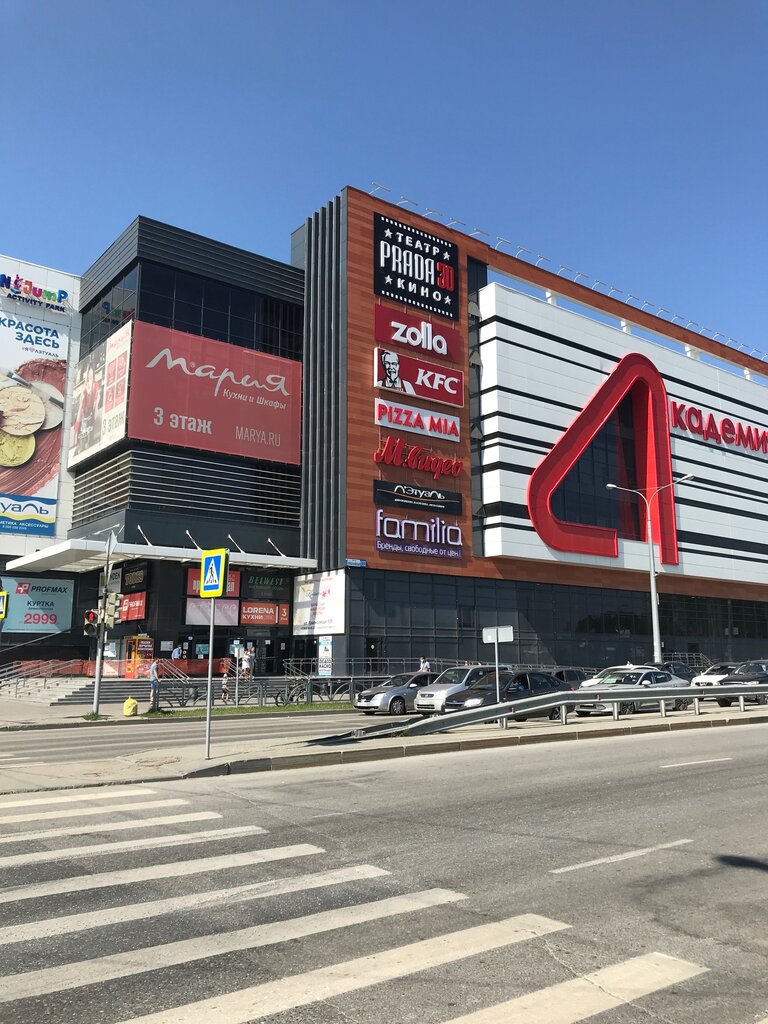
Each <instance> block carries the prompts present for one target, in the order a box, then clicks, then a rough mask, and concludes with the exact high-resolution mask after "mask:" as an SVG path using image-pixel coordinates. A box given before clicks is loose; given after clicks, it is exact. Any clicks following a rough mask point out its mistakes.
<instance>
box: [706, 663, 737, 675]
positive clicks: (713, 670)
mask: <svg viewBox="0 0 768 1024" xmlns="http://www.w3.org/2000/svg"><path fill="white" fill-rule="evenodd" d="M733 668H734V666H733V665H711V666H710V667H709V668H708V669H707V671H706V672H705V673H704V675H705V676H718V675H722V673H723V672H733Z"/></svg>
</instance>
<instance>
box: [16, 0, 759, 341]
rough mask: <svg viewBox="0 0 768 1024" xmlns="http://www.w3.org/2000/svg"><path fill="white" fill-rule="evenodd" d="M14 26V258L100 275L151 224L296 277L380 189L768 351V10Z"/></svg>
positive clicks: (129, 13)
mask: <svg viewBox="0 0 768 1024" xmlns="http://www.w3.org/2000/svg"><path fill="white" fill-rule="evenodd" d="M4 26H5V32H4V45H3V68H2V76H0V77H1V79H2V82H3V90H2V91H3V101H4V102H3V110H4V117H3V128H2V132H0V167H1V168H2V179H3V185H4V188H3V192H4V197H5V201H4V204H3V216H2V219H1V220H0V251H2V252H4V253H5V254H7V255H9V256H12V257H15V258H19V259H25V260H29V261H31V262H34V263H39V264H42V265H45V266H52V267H55V268H57V269H60V270H64V271H69V272H73V273H80V272H82V271H83V270H84V269H85V268H86V267H87V266H88V265H89V264H90V263H92V262H93V260H94V259H96V257H97V256H98V255H99V254H100V253H101V252H102V251H103V250H104V249H105V248H106V247H107V246H108V245H109V244H110V242H112V241H113V239H114V238H115V237H116V236H117V235H118V234H119V232H120V231H122V230H123V229H124V228H125V227H126V226H127V225H128V224H129V223H130V222H131V221H132V220H133V219H134V217H135V216H136V215H137V214H144V215H146V216H149V217H154V218H156V219H158V220H161V221H165V222H166V223H170V224H173V225H176V226H178V227H182V228H186V229H187V230H190V231H195V232H198V233H200V234H203V235H207V236H210V237H212V238H215V239H218V240H220V241H223V242H227V243H230V244H232V245H237V246H241V247H243V248H246V249H250V250H252V251H255V252H258V253H261V254H262V255H265V256H269V257H272V258H274V259H280V260H285V261H288V260H289V258H290V233H291V231H292V230H294V229H295V228H296V227H298V226H299V225H300V224H302V223H303V221H304V219H305V218H306V217H307V216H308V215H309V214H310V213H312V212H313V211H314V210H316V209H317V208H319V207H320V206H322V205H323V204H324V203H325V202H327V201H328V200H329V199H331V198H332V197H333V196H334V195H336V194H337V193H338V192H339V191H340V190H341V189H342V188H343V187H344V186H345V185H353V186H355V187H357V188H360V189H362V190H365V191H369V190H371V189H372V188H373V187H374V186H373V184H372V183H373V182H378V183H381V184H383V185H385V186H387V187H388V188H389V189H391V192H390V193H383V194H384V195H386V196H387V197H388V198H391V199H392V200H393V201H394V202H399V201H401V197H405V198H407V199H410V200H413V201H414V202H415V203H416V204H417V205H416V206H413V205H412V204H407V205H408V206H409V208H410V209H413V210H416V211H417V212H420V213H426V210H427V208H431V209H433V210H437V211H441V213H442V216H438V215H435V214H432V215H430V216H433V217H434V219H435V220H437V221H438V222H440V221H442V222H443V223H447V222H448V221H449V220H451V219H456V220H460V221H463V222H465V224H466V228H464V230H466V231H472V230H474V229H475V228H477V229H480V230H482V231H485V232H487V233H488V236H489V240H490V243H491V245H496V244H497V239H498V238H499V237H501V238H504V239H508V240H509V241H510V242H511V243H512V250H511V251H512V252H513V253H514V252H515V251H516V250H517V248H518V246H524V247H526V248H527V249H530V255H528V254H525V253H523V256H524V257H526V258H528V259H530V260H535V259H537V258H538V257H539V256H546V257H547V258H548V259H549V261H550V262H546V261H542V263H543V266H545V267H547V268H549V269H553V270H554V271H556V272H557V271H558V269H559V268H560V267H566V268H570V269H565V270H562V271H561V273H562V275H563V276H570V277H573V276H575V274H576V273H580V274H583V275H585V276H584V277H580V278H579V280H580V281H581V282H582V283H585V284H587V285H588V286H592V284H593V283H594V282H595V281H596V280H597V281H600V282H604V284H598V285H597V286H596V287H597V288H598V289H599V290H603V291H607V290H608V288H611V287H612V288H616V289H618V290H619V292H614V294H615V295H616V296H617V297H618V298H620V299H621V298H626V297H627V296H629V295H632V296H636V297H637V298H636V299H629V301H630V302H631V303H632V304H635V305H637V304H639V302H638V300H639V301H642V302H644V303H645V302H647V303H649V304H652V306H651V307H650V309H649V311H650V312H653V311H654V308H655V307H659V306H660V307H663V308H665V309H667V310H669V311H670V314H679V316H680V317H681V318H683V322H684V323H685V322H688V321H692V322H693V323H694V324H695V325H697V326H695V327H694V328H693V329H694V330H697V329H700V328H704V329H706V330H707V331H708V333H709V335H710V336H712V335H713V334H714V333H715V332H719V333H720V334H722V335H725V336H726V337H728V338H732V339H734V341H737V342H740V343H741V344H742V345H744V346H746V347H747V348H752V347H754V348H757V349H760V350H765V351H768V330H766V324H767V321H768V288H766V276H768V275H767V274H766V270H767V269H768V267H767V266H766V258H765V246H766V236H768V230H767V229H768V198H767V195H768V190H767V189H766V168H767V167H768V133H767V132H766V130H765V100H766V97H768V62H766V60H765V52H766V48H767V46H768V0H644V2H642V3H638V2H637V0H633V2H629V0H586V2H581V3H577V2H576V0H547V2H542V0H506V2H505V0H473V2H472V3H466V2H458V0H441V2H440V3H427V2H423V0H410V2H403V0H391V2H389V3H386V4H385V3H382V2H379V3H372V2H366V0H356V2H350V0H333V2H332V3H324V4H321V3H311V2H307V0H279V2H278V0H216V2H215V3H211V2H210V0H208V2H206V3H202V2H200V0H132V2H131V3H130V4H125V5H118V4H113V3H105V2H104V0H69V2H68V3H67V4H65V5H62V4H60V3H58V2H55V0H29V2H28V3H27V4H25V6H24V15H23V17H14V18H6V19H5V21H4ZM481 237H485V236H481ZM498 244H499V245H500V246H501V247H502V248H504V249H509V246H508V245H507V243H506V242H501V243H498ZM678 322H680V320H679V319H678Z"/></svg>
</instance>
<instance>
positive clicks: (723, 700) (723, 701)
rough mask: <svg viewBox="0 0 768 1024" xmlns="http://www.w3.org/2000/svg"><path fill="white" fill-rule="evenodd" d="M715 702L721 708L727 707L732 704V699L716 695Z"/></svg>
mask: <svg viewBox="0 0 768 1024" xmlns="http://www.w3.org/2000/svg"><path fill="white" fill-rule="evenodd" d="M717 703H718V704H719V705H720V707H721V708H729V707H730V706H731V704H733V701H732V700H728V698H727V697H718V698H717Z"/></svg>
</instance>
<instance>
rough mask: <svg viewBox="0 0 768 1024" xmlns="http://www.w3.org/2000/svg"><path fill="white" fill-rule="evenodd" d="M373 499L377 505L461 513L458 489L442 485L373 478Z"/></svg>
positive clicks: (452, 514) (456, 514)
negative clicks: (450, 489)
mask: <svg viewBox="0 0 768 1024" xmlns="http://www.w3.org/2000/svg"><path fill="white" fill-rule="evenodd" d="M373 500H374V502H375V504H377V505H390V506H393V507H396V508H406V509H409V508H410V509H423V510H424V511H427V512H442V513H443V514H445V515H449V516H460V515H461V494H460V493H459V492H458V491H445V490H443V488H442V487H419V486H418V485H414V484H395V483H391V482H385V481H384V480H374V481H373Z"/></svg>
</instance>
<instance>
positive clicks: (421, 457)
mask: <svg viewBox="0 0 768 1024" xmlns="http://www.w3.org/2000/svg"><path fill="white" fill-rule="evenodd" d="M373 461H374V462H380V463H382V465H384V466H404V467H405V468H406V469H419V470H421V471H422V472H424V473H431V474H432V477H433V478H434V479H435V480H439V479H440V477H441V476H459V475H460V474H461V471H462V470H463V469H464V463H463V462H462V461H461V459H446V458H444V457H443V456H442V455H433V454H432V453H431V452H428V451H427V450H426V448H422V447H421V445H418V444H412V445H407V444H406V443H405V441H404V440H403V439H402V437H398V438H394V437H388V438H387V439H386V441H385V442H384V447H383V448H379V450H378V451H377V452H374V453H373Z"/></svg>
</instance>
